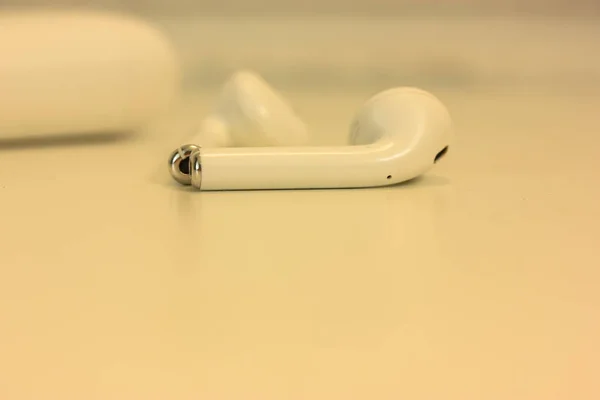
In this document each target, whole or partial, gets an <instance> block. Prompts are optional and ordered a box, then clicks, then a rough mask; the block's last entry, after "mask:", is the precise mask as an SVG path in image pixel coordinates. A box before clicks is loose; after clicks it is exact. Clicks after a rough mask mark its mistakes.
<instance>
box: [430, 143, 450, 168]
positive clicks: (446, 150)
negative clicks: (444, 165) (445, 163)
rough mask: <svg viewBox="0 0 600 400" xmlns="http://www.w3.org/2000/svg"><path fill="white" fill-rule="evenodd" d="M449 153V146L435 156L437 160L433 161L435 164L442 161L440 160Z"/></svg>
mask: <svg viewBox="0 0 600 400" xmlns="http://www.w3.org/2000/svg"><path fill="white" fill-rule="evenodd" d="M447 152H448V146H446V147H444V148H443V149H442V150H441V151H440V152H439V153H437V154H436V155H435V158H434V159H433V163H434V164H435V163H436V162H438V161H439V160H440V158H442V157H444V156H445V155H446V153H447Z"/></svg>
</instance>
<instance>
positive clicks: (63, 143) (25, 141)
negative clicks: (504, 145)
mask: <svg viewBox="0 0 600 400" xmlns="http://www.w3.org/2000/svg"><path fill="white" fill-rule="evenodd" d="M134 137H135V135H134V134H133V133H132V132H95V133H84V134H79V135H78V134H69V135H67V134H54V135H44V136H27V137H15V138H4V139H1V138H0V151H5V150H23V149H41V148H53V147H75V146H97V145H110V144H113V143H119V142H124V141H129V140H133V138H134Z"/></svg>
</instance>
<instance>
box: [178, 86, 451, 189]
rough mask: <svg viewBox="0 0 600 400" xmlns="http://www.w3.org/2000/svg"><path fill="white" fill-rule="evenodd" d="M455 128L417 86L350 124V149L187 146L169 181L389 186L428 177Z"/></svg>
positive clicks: (204, 185)
mask: <svg viewBox="0 0 600 400" xmlns="http://www.w3.org/2000/svg"><path fill="white" fill-rule="evenodd" d="M453 135H454V134H453V130H452V122H451V119H450V115H449V114H448V111H447V110H446V108H445V107H444V105H443V104H442V103H441V102H440V101H439V100H438V99H437V98H436V97H434V96H433V95H432V94H430V93H428V92H425V91H423V90H420V89H415V88H396V89H390V90H387V91H384V92H382V93H380V94H378V95H376V96H374V97H373V98H371V99H370V100H368V101H367V102H366V104H365V105H364V106H363V107H362V108H361V109H360V110H359V112H358V115H357V116H356V118H355V120H354V122H353V123H352V126H351V130H350V136H349V145H348V146H337V147H335V146H332V147H251V148H218V149H205V148H201V147H198V146H195V145H186V146H182V147H180V148H178V149H177V150H175V151H174V152H173V154H172V155H171V158H170V169H171V175H172V176H173V177H174V178H175V179H176V180H177V181H178V182H180V183H182V184H188V185H192V186H193V187H195V188H196V189H200V190H241V189H295V188H297V189H300V188H355V187H373V186H385V185H391V184H396V183H399V182H403V181H406V180H410V179H412V178H415V177H417V176H419V175H421V174H424V173H425V172H427V171H429V170H430V169H431V168H432V167H433V165H434V164H435V163H436V162H437V161H438V160H439V159H440V158H441V157H442V156H443V155H444V154H446V152H447V151H448V146H449V145H450V144H451V142H452V139H453Z"/></svg>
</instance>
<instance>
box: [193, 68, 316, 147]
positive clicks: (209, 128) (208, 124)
mask: <svg viewBox="0 0 600 400" xmlns="http://www.w3.org/2000/svg"><path fill="white" fill-rule="evenodd" d="M192 142H193V143H195V144H197V145H199V146H200V147H208V148H213V147H273V146H301V145H306V143H307V142H308V130H307V129H306V126H305V124H304V122H303V121H302V120H301V119H300V118H299V117H298V116H297V115H296V113H295V112H294V110H293V109H292V107H291V106H290V105H289V104H288V103H287V102H286V101H285V100H284V99H283V98H282V97H281V96H280V95H279V93H277V92H276V91H275V90H274V89H273V88H271V87H270V86H269V84H268V83H267V82H265V81H264V80H263V79H262V78H261V77H260V76H258V75H257V74H255V73H253V72H250V71H240V72H237V73H235V74H234V75H233V76H232V77H231V78H230V79H229V81H227V83H226V84H225V86H224V87H223V90H222V92H221V94H220V96H219V99H218V100H217V104H216V106H215V108H214V110H213V111H212V113H211V114H210V115H208V116H207V117H206V118H205V119H204V120H203V121H202V122H201V124H200V127H199V129H198V131H197V132H196V135H195V136H194V137H193V140H192Z"/></svg>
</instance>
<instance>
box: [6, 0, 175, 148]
mask: <svg viewBox="0 0 600 400" xmlns="http://www.w3.org/2000/svg"><path fill="white" fill-rule="evenodd" d="M179 81H180V66H179V63H178V60H177V57H176V55H175V52H174V50H173V47H172V46H171V44H170V43H169V41H168V40H167V38H166V37H165V36H164V35H163V33H162V32H161V31H160V30H158V29H156V28H154V27H153V26H151V25H150V24H148V23H147V22H145V21H142V20H139V19H136V18H133V17H127V16H122V15H114V14H108V13H95V12H55V11H40V12H31V11H28V12H26V11H13V12H0V138H6V137H24V136H40V135H52V134H58V135H64V134H79V133H85V132H94V133H101V132H112V131H132V130H136V129H138V128H141V127H142V126H144V125H145V124H147V123H148V122H149V121H150V120H151V119H152V118H154V117H155V116H157V115H160V114H161V113H163V112H165V111H166V110H167V109H168V108H169V106H170V105H171V104H172V102H173V101H174V100H175V99H176V98H177V95H178V91H179V84H180V82H179Z"/></svg>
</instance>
